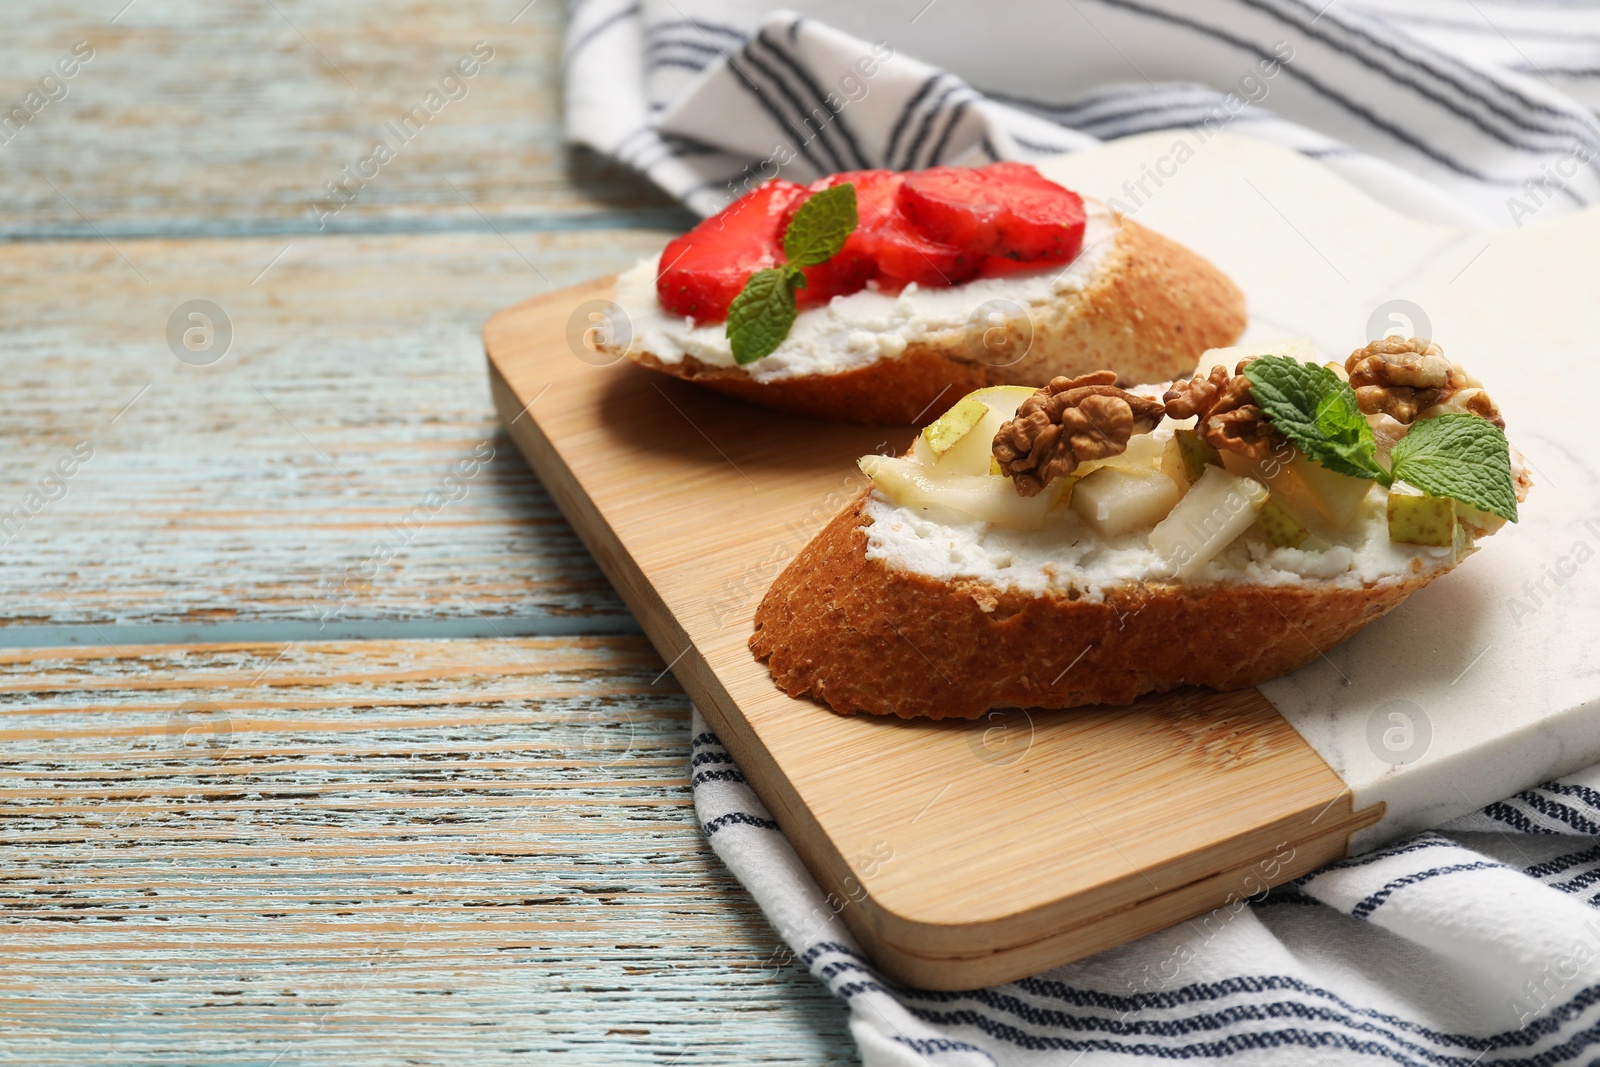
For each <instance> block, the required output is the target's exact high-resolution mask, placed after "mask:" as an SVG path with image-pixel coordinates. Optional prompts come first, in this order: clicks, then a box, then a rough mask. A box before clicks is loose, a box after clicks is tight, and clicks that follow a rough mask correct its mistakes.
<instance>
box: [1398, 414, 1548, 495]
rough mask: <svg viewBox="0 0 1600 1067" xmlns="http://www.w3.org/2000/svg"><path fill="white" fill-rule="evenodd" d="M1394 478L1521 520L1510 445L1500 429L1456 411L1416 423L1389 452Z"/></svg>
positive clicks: (1485, 421) (1428, 491)
mask: <svg viewBox="0 0 1600 1067" xmlns="http://www.w3.org/2000/svg"><path fill="white" fill-rule="evenodd" d="M1390 458H1391V460H1392V461H1393V464H1394V476H1395V477H1396V478H1399V479H1402V480H1404V481H1406V482H1408V483H1410V484H1411V485H1414V486H1416V487H1417V488H1418V489H1421V490H1422V491H1423V492H1424V493H1429V494H1431V495H1433V496H1447V497H1450V498H1452V499H1454V500H1459V501H1461V502H1462V503H1463V504H1468V505H1470V506H1472V507H1475V508H1477V509H1478V510H1479V511H1487V512H1491V513H1492V514H1495V515H1498V516H1500V517H1501V518H1502V519H1510V520H1511V521H1512V522H1516V521H1517V493H1516V489H1515V487H1514V486H1513V484H1512V480H1511V446H1510V445H1509V444H1507V443H1506V435H1505V433H1504V432H1503V431H1501V429H1500V427H1498V426H1496V425H1495V424H1494V423H1492V422H1489V421H1487V420H1485V419H1480V418H1479V417H1478V416H1476V415H1468V414H1466V413H1464V412H1452V413H1451V414H1448V415H1439V416H1436V417H1434V418H1431V419H1423V420H1422V421H1421V422H1418V423H1415V424H1414V425H1413V426H1412V427H1411V429H1410V430H1408V431H1407V432H1406V435H1405V436H1404V437H1402V438H1400V440H1398V441H1396V442H1395V445H1394V450H1393V451H1392V452H1391V453H1390Z"/></svg>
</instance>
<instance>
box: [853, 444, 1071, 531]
mask: <svg viewBox="0 0 1600 1067" xmlns="http://www.w3.org/2000/svg"><path fill="white" fill-rule="evenodd" d="M857 465H858V466H859V467H860V468H861V472H862V473H863V474H865V475H866V476H867V477H868V478H871V479H872V484H873V487H874V488H876V489H877V490H878V491H879V492H881V493H882V494H883V495H884V496H886V497H888V498H889V499H890V500H891V501H893V502H894V503H896V504H899V505H900V506H902V507H907V508H914V509H916V510H918V511H923V512H927V513H928V514H929V515H930V516H931V517H934V518H936V519H938V520H940V521H954V522H971V521H973V520H974V519H979V520H982V521H983V522H989V523H993V524H994V525H996V526H1008V527H1011V528H1012V529H1017V530H1037V529H1039V528H1040V527H1041V526H1043V525H1044V522H1045V516H1046V515H1047V514H1049V512H1050V510H1051V508H1052V507H1053V506H1054V505H1055V503H1056V501H1057V500H1058V499H1059V497H1060V494H1061V493H1062V492H1064V491H1069V490H1070V488H1071V486H1070V483H1066V484H1063V483H1064V482H1066V479H1057V480H1056V481H1054V482H1051V483H1050V484H1049V485H1047V486H1045V488H1044V492H1042V493H1039V494H1038V495H1037V496H1023V495H1021V494H1020V493H1018V492H1017V488H1016V486H1015V485H1013V484H1012V482H1011V479H1010V478H992V477H990V476H989V475H987V474H950V475H932V474H930V473H929V472H928V470H927V468H925V467H924V466H923V465H922V464H921V463H918V462H917V461H916V460H911V459H900V458H898V457H895V456H879V455H871V456H862V457H861V459H859V460H858V461H857Z"/></svg>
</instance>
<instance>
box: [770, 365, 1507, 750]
mask: <svg viewBox="0 0 1600 1067" xmlns="http://www.w3.org/2000/svg"><path fill="white" fill-rule="evenodd" d="M1116 379H1117V375H1116V374H1115V373H1113V372H1110V371H1103V372H1098V373H1089V374H1084V375H1079V376H1076V377H1057V378H1056V379H1054V380H1052V381H1051V382H1050V383H1049V384H1048V385H1047V386H1045V387H1044V388H1042V389H1039V390H1032V389H1027V388H1017V387H1004V386H1002V387H990V388H985V389H980V390H978V391H976V392H973V393H971V394H969V395H968V396H966V397H964V398H962V399H961V400H960V401H959V402H957V403H956V404H955V405H954V406H952V407H950V408H949V409H948V410H946V411H945V412H944V413H943V414H942V415H941V416H939V418H937V419H936V420H935V421H934V422H933V423H931V424H930V425H929V426H927V427H926V428H925V429H924V430H923V431H922V432H921V433H919V434H918V435H917V437H916V439H915V440H914V442H913V443H912V447H911V449H910V450H909V452H907V453H906V454H905V455H902V456H898V457H895V456H882V455H873V456H866V457H864V458H863V459H862V460H861V469H862V470H863V471H864V472H865V473H866V474H867V475H868V476H869V477H870V478H871V480H872V488H870V489H869V490H867V491H866V492H864V493H863V494H862V495H861V496H860V497H859V498H858V499H856V500H855V501H854V502H853V503H851V504H850V505H849V506H847V507H846V508H845V509H844V511H843V512H842V513H840V514H839V515H838V516H837V517H836V518H835V519H834V520H833V521H832V522H831V523H830V524H829V525H828V526H827V527H826V528H824V529H823V530H822V532H821V533H819V534H818V535H817V536H816V537H815V538H814V539H813V540H812V541H811V543H810V544H809V545H807V547H806V548H805V549H804V550H803V551H801V553H800V554H799V555H798V556H797V557H796V558H795V559H794V561H793V562H792V563H791V564H790V565H789V567H788V568H787V569H786V570H785V571H784V572H783V573H782V574H781V575H780V576H779V577H778V579H777V581H776V582H775V583H774V584H773V586H772V587H771V589H770V590H769V591H768V592H767V594H766V597H765V598H764V599H763V601H762V602H761V604H760V606H759V608H758V610H757V612H756V616H755V633H754V634H753V635H752V637H751V639H750V647H751V649H752V650H753V651H754V653H755V654H756V656H757V657H758V658H760V659H764V660H765V661H766V662H767V664H768V667H769V669H770V670H771V673H772V677H773V680H774V681H775V682H776V683H777V684H778V686H779V687H780V688H782V689H783V690H784V691H786V692H788V693H789V694H791V695H794V696H799V695H802V694H804V695H809V696H812V697H814V698H816V699H818V700H820V701H822V702H824V703H826V704H828V705H829V706H831V707H832V708H833V709H834V710H835V711H838V712H870V713H873V714H880V715H899V716H902V717H914V716H920V717H929V718H973V717H976V716H978V715H981V714H982V713H983V712H984V711H986V710H987V709H989V708H992V707H1028V708H1061V707H1071V706H1075V705H1080V704H1126V703H1129V702H1131V701H1133V700H1134V699H1136V698H1137V697H1139V696H1140V695H1141V694H1145V693H1150V692H1157V691H1161V690H1166V689H1171V688H1174V687H1177V686H1183V685H1202V686H1209V687H1211V688H1214V689H1236V688H1242V687H1245V686H1250V685H1254V684H1257V683H1259V682H1263V681H1265V680H1267V679H1269V678H1273V677H1276V676H1278V675H1281V674H1284V673H1286V672H1288V671H1291V670H1294V669H1295V668H1297V667H1299V666H1301V665H1303V664H1305V663H1307V662H1308V661H1310V660H1311V659H1312V658H1314V657H1315V656H1317V655H1318V653H1319V652H1322V651H1326V650H1327V649H1329V648H1331V647H1332V646H1334V645H1336V644H1338V643H1339V642H1341V641H1343V640H1345V639H1346V638H1348V637H1349V636H1350V635H1352V634H1354V633H1355V632H1356V631H1357V630H1359V629H1361V628H1362V627H1363V626H1365V625H1367V624H1368V623H1370V622H1372V621H1373V620H1374V619H1376V618H1378V617H1379V616H1381V615H1383V614H1384V613H1385V612H1388V611H1390V610H1392V609H1393V608H1394V607H1396V606H1397V605H1398V604H1400V602H1401V601H1403V600H1405V598H1406V597H1408V596H1410V595H1411V594H1412V593H1414V592H1416V591H1417V590H1418V589H1421V588H1422V587H1423V586H1425V585H1427V584H1428V583H1429V582H1431V581H1433V580H1434V579H1435V578H1437V577H1439V576H1440V575H1442V574H1444V573H1445V572H1447V571H1449V570H1450V569H1451V568H1453V567H1455V566H1456V565H1457V564H1458V563H1459V562H1461V560H1463V559H1464V558H1465V557H1466V556H1467V555H1469V554H1470V553H1472V552H1473V551H1474V550H1475V548H1476V546H1477V543H1478V542H1479V541H1480V540H1481V539H1482V538H1484V537H1485V536H1487V535H1489V534H1491V533H1493V532H1495V531H1496V530H1497V529H1498V528H1499V527H1500V526H1501V525H1502V524H1504V523H1505V522H1506V521H1507V520H1512V521H1514V520H1515V519H1516V516H1517V505H1518V503H1519V502H1520V501H1521V500H1523V499H1524V498H1525V497H1526V495H1527V492H1528V488H1529V485H1530V481H1529V479H1528V476H1527V474H1526V471H1525V469H1524V467H1523V464H1522V463H1521V460H1520V456H1519V454H1518V453H1516V451H1515V450H1514V449H1512V448H1511V447H1510V446H1509V444H1508V443H1507V441H1506V437H1505V434H1504V432H1503V423H1502V421H1501V417H1500V413H1499V411H1498V410H1497V408H1496V406H1495V404H1494V402H1493V401H1492V400H1491V399H1490V397H1489V394H1488V393H1487V392H1485V390H1484V388H1483V386H1482V385H1481V384H1480V383H1479V382H1477V381H1476V380H1475V379H1473V378H1472V377H1471V376H1470V375H1468V374H1467V373H1466V371H1465V370H1463V369H1462V368H1461V367H1460V366H1459V365H1457V364H1455V363H1453V362H1451V361H1450V360H1449V359H1448V358H1446V357H1445V356H1444V354H1443V352H1442V351H1441V350H1440V349H1439V347H1438V346H1437V345H1434V344H1432V343H1431V342H1429V341H1426V340H1405V339H1399V338H1389V339H1386V340H1384V341H1380V342H1376V343H1374V344H1372V345H1369V346H1367V347H1366V348H1363V349H1359V350H1357V351H1356V352H1355V353H1353V354H1352V355H1351V356H1350V357H1349V358H1348V359H1347V360H1346V361H1344V363H1342V364H1339V363H1328V364H1322V363H1319V362H1317V361H1316V358H1315V356H1314V354H1313V353H1312V350H1311V346H1310V343H1309V342H1306V341H1299V340H1296V341H1288V342H1283V343H1279V344H1273V345H1264V346H1253V347H1251V348H1242V349H1230V350H1224V351H1220V352H1212V353H1207V354H1206V357H1205V359H1204V360H1203V361H1202V363H1201V368H1200V371H1199V372H1198V373H1196V374H1195V375H1194V376H1193V377H1191V378H1189V379H1186V380H1180V381H1177V382H1172V383H1167V384H1165V385H1162V386H1155V387H1133V388H1128V389H1124V388H1122V387H1120V386H1118V385H1117V384H1116Z"/></svg>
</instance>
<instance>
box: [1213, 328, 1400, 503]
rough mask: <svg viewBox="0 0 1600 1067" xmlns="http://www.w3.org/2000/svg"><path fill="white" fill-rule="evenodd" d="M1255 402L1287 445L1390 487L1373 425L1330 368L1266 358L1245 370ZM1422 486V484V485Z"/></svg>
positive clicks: (1331, 467)
mask: <svg viewBox="0 0 1600 1067" xmlns="http://www.w3.org/2000/svg"><path fill="white" fill-rule="evenodd" d="M1244 376H1245V378H1247V379H1248V380H1249V382H1250V392H1251V395H1252V396H1253V397H1254V398H1255V402H1256V404H1257V405H1258V406H1259V407H1260V408H1261V410H1262V411H1263V412H1264V413H1265V414H1266V416H1267V419H1268V420H1269V421H1271V423H1272V425H1273V426H1275V427H1277V429H1278V431H1279V432H1280V433H1282V434H1283V436H1285V437H1287V438H1288V439H1289V443H1290V444H1292V445H1294V446H1295V447H1296V448H1298V449H1299V450H1300V451H1302V452H1304V453H1305V454H1306V455H1307V456H1308V457H1309V458H1310V459H1312V460H1314V461H1315V462H1317V463H1320V464H1322V465H1323V466H1324V467H1327V468H1328V469H1329V470H1331V471H1337V472H1338V473H1340V474H1348V475H1350V476H1351V477H1353V478H1368V479H1372V480H1374V481H1378V482H1382V483H1383V484H1384V485H1388V484H1389V483H1390V481H1392V480H1393V479H1391V478H1390V476H1389V472H1388V471H1386V470H1384V469H1383V467H1382V466H1380V465H1379V463H1378V447H1377V442H1376V441H1374V440H1373V437H1372V426H1371V424H1370V423H1368V422H1367V417H1366V416H1365V415H1363V414H1361V405H1360V404H1359V403H1357V402H1356V394H1355V390H1353V389H1351V388H1350V384H1349V383H1348V382H1346V381H1345V380H1344V379H1343V378H1340V377H1339V376H1338V375H1337V374H1335V373H1333V371H1332V370H1330V369H1328V368H1327V367H1322V366H1318V365H1317V364H1315V363H1301V362H1300V361H1299V360H1296V359H1292V358H1290V357H1289V356H1262V357H1261V358H1260V359H1253V360H1251V361H1250V362H1249V363H1246V364H1245V366H1244ZM1418 488H1421V486H1418Z"/></svg>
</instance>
